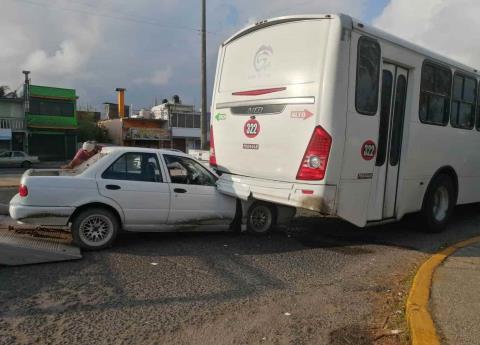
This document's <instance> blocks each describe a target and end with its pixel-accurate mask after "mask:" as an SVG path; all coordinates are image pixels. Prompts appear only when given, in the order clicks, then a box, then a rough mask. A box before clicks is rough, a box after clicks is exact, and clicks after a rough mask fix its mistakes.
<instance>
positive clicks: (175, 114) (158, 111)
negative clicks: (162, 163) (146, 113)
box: [151, 98, 210, 152]
mask: <svg viewBox="0 0 480 345" xmlns="http://www.w3.org/2000/svg"><path fill="white" fill-rule="evenodd" d="M151 112H152V114H153V117H154V118H162V119H165V120H167V121H168V127H169V129H170V132H171V145H170V147H171V148H173V149H177V150H180V151H183V152H188V150H190V149H200V148H201V145H200V137H201V132H200V112H198V111H196V110H195V108H194V106H193V105H185V104H181V103H180V100H179V99H178V98H177V99H176V100H174V101H173V102H165V101H164V103H163V104H160V105H157V106H155V107H153V108H152V110H151ZM207 123H210V114H209V113H208V114H207ZM208 127H209V126H208Z"/></svg>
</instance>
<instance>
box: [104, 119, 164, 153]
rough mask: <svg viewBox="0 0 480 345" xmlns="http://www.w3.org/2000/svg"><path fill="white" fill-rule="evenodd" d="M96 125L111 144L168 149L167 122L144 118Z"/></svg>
mask: <svg viewBox="0 0 480 345" xmlns="http://www.w3.org/2000/svg"><path fill="white" fill-rule="evenodd" d="M98 125H99V126H100V127H101V128H103V129H105V130H106V131H107V133H108V136H109V138H110V140H111V141H112V143H113V144H115V145H121V146H139V147H150V148H169V147H170V131H169V129H168V126H167V121H164V120H159V119H144V118H118V119H109V120H103V121H100V122H99V123H98Z"/></svg>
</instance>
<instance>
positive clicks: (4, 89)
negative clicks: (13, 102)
mask: <svg viewBox="0 0 480 345" xmlns="http://www.w3.org/2000/svg"><path fill="white" fill-rule="evenodd" d="M8 90H10V88H9V87H8V86H7V85H1V86H0V97H5V95H6V94H7V91H8Z"/></svg>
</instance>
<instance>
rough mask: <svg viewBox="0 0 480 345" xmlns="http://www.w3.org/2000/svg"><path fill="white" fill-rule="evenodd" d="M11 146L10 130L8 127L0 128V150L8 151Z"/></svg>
mask: <svg viewBox="0 0 480 345" xmlns="http://www.w3.org/2000/svg"><path fill="white" fill-rule="evenodd" d="M11 148H12V130H11V129H10V128H0V152H1V151H8V150H11Z"/></svg>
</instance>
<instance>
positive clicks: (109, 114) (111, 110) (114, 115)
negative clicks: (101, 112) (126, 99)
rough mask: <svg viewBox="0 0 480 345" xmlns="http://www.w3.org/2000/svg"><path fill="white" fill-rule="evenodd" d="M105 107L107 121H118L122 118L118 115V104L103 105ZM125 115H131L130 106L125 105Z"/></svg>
mask: <svg viewBox="0 0 480 345" xmlns="http://www.w3.org/2000/svg"><path fill="white" fill-rule="evenodd" d="M103 105H104V106H105V118H107V119H118V118H120V116H119V114H118V104H117V103H107V102H106V103H103ZM124 114H127V116H128V114H130V106H128V105H124Z"/></svg>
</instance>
